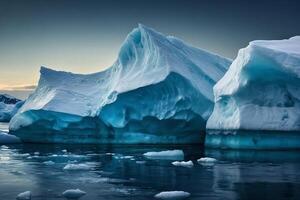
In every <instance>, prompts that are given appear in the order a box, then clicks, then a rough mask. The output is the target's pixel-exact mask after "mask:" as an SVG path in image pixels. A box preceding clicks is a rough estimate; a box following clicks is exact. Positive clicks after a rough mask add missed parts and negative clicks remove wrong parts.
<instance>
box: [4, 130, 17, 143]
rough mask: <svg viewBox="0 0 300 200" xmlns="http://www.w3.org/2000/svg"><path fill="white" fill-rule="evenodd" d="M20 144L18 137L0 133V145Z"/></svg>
mask: <svg viewBox="0 0 300 200" xmlns="http://www.w3.org/2000/svg"><path fill="white" fill-rule="evenodd" d="M20 142H21V140H20V139H19V138H18V137H16V136H14V135H10V134H8V133H5V132H2V131H0V144H13V143H20Z"/></svg>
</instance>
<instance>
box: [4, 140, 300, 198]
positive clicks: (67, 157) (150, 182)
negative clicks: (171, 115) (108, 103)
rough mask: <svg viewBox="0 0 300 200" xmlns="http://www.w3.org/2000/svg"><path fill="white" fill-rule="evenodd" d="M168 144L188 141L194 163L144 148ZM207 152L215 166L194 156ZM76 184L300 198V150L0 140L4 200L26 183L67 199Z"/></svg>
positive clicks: (117, 194) (109, 192) (98, 193)
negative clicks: (153, 155) (155, 155)
mask: <svg viewBox="0 0 300 200" xmlns="http://www.w3.org/2000/svg"><path fill="white" fill-rule="evenodd" d="M167 149H182V150H183V151H184V153H185V160H192V161H194V164H195V165H194V167H193V168H184V167H175V166H173V165H172V164H171V162H172V161H171V160H151V159H147V158H145V157H144V156H143V153H145V152H148V151H161V150H167ZM64 150H67V152H66V151H64ZM37 152H38V153H37ZM107 153H114V155H111V154H107ZM204 155H205V156H209V157H214V158H217V159H218V162H217V163H216V164H215V165H213V166H203V165H200V164H198V163H197V161H196V159H198V158H200V157H203V156H204ZM124 156H132V157H124ZM45 161H52V162H53V163H52V165H49V163H48V164H47V163H44V162H45ZM137 161H145V162H142V163H141V162H137ZM68 163H69V164H70V163H76V164H78V163H84V164H86V166H90V168H89V169H87V170H74V171H70V170H64V169H63V168H64V167H65V166H66V165H67V164H68ZM70 188H74V189H76V188H79V189H81V190H83V191H85V192H87V195H86V196H84V197H82V198H81V199H82V200H101V199H103V200H110V199H112V200H119V199H120V200H121V199H122V200H124V199H125V200H127V199H128V200H129V199H135V200H144V199H154V198H153V196H154V195H155V194H156V193H159V192H161V191H167V190H183V191H187V192H190V193H191V197H190V198H189V199H191V200H193V199H194V200H195V199H222V200H224V199H270V200H274V199H275V200H276V199H300V152H298V151H296V152H293V151H281V152H275V151H213V150H206V151H204V150H203V149H201V147H199V146H142V145H135V146H112V145H98V146H88V145H86V146H85V145H36V144H26V145H7V147H6V146H1V147H0V199H1V200H10V199H12V200H13V199H15V198H16V196H17V195H18V194H19V193H20V192H24V191H26V190H30V191H31V192H32V194H33V197H32V199H33V200H35V199H36V200H48V199H49V200H54V199H57V200H58V199H64V198H63V197H62V196H61V193H62V192H63V191H65V190H66V189H70Z"/></svg>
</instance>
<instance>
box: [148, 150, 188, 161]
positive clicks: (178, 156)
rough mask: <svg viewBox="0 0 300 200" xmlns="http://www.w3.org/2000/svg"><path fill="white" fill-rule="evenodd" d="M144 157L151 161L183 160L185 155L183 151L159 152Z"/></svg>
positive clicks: (149, 153)
mask: <svg viewBox="0 0 300 200" xmlns="http://www.w3.org/2000/svg"><path fill="white" fill-rule="evenodd" d="M144 156H145V157H146V158H149V159H158V160H183V159H184V153H183V151H182V150H166V151H159V152H147V153H144Z"/></svg>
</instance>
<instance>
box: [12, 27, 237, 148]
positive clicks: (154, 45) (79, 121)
mask: <svg viewBox="0 0 300 200" xmlns="http://www.w3.org/2000/svg"><path fill="white" fill-rule="evenodd" d="M230 63H231V61H230V60H228V59H225V58H222V57H220V56H218V55H215V54H212V53H209V52H207V51H204V50H201V49H198V48H195V47H191V46H189V45H187V44H185V43H184V42H183V41H181V40H179V39H177V38H175V37H171V36H164V35H162V34H161V33H158V32H156V31H154V30H153V29H150V28H147V27H145V26H143V25H139V26H138V28H136V29H134V30H133V31H132V32H131V33H130V34H129V35H128V36H127V38H126V40H125V42H124V43H123V45H122V47H121V50H120V52H119V56H118V59H117V61H116V62H115V63H114V64H113V66H111V67H110V68H108V69H107V70H105V71H102V72H99V73H94V74H88V75H80V74H73V73H68V72H60V71H54V70H51V69H48V68H45V67H42V68H41V71H40V73H41V76H40V80H39V84H38V87H37V89H36V90H35V92H34V93H33V94H32V95H31V96H30V97H29V98H28V100H27V101H26V103H25V104H24V106H23V107H22V108H21V109H20V110H19V112H18V113H17V115H16V116H15V117H14V118H13V119H12V121H11V123H10V132H11V133H13V134H15V135H16V136H19V137H20V138H21V139H22V140H23V141H25V142H63V143H73V142H75V143H199V142H201V141H202V138H203V136H204V130H205V125H206V121H207V119H208V117H209V116H210V114H211V112H212V110H213V91H212V87H213V86H214V84H215V83H216V82H217V81H218V80H219V79H220V78H221V77H222V76H223V75H224V73H225V72H226V70H227V68H228V66H229V65H230Z"/></svg>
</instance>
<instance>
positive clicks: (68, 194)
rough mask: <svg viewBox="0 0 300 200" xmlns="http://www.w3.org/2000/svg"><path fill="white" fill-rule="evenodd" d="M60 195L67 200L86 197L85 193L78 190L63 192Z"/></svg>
mask: <svg viewBox="0 0 300 200" xmlns="http://www.w3.org/2000/svg"><path fill="white" fill-rule="evenodd" d="M62 195H63V196H64V197H65V198H67V199H79V198H81V197H82V196H84V195H86V192H84V191H82V190H80V189H69V190H66V191H64V192H63V194H62Z"/></svg>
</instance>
